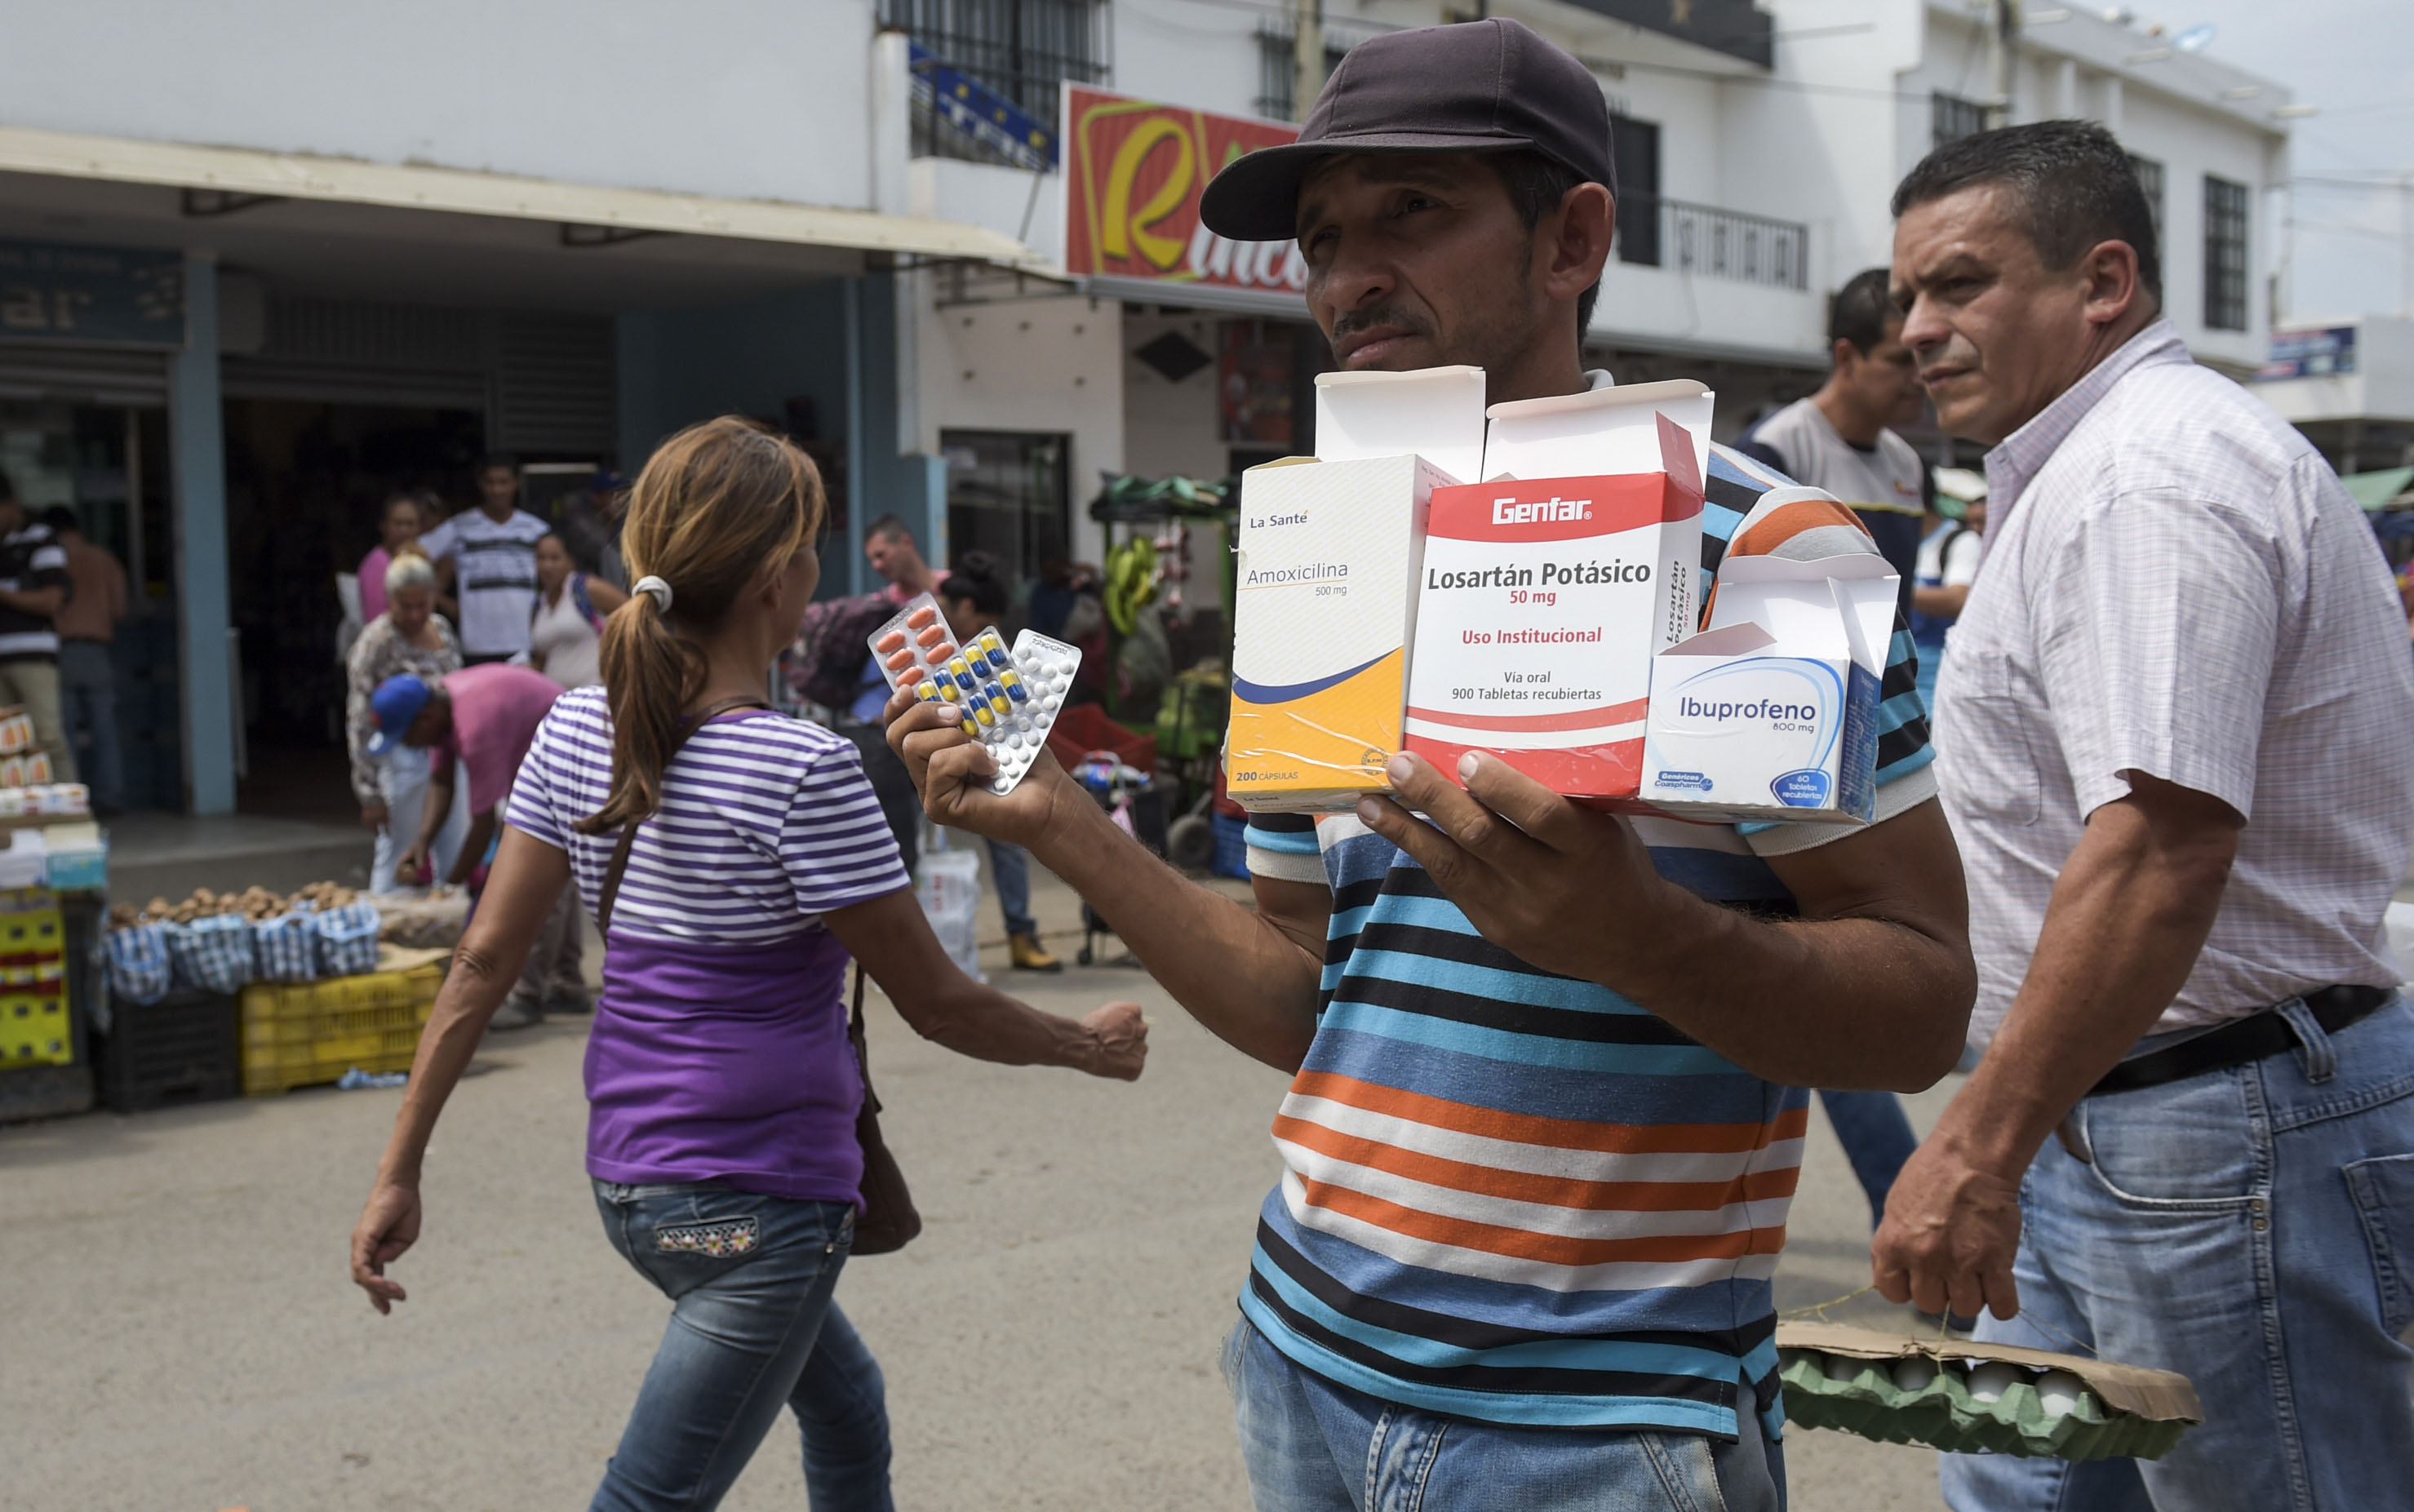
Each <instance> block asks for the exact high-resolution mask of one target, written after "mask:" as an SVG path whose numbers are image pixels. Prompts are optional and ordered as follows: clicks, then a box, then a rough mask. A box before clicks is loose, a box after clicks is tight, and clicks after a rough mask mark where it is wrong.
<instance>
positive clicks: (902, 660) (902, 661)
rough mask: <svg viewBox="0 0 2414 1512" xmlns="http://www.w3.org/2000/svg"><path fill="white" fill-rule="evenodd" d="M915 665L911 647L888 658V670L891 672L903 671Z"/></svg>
mask: <svg viewBox="0 0 2414 1512" xmlns="http://www.w3.org/2000/svg"><path fill="white" fill-rule="evenodd" d="M913 665H914V653H913V651H912V650H911V649H910V648H908V649H906V650H903V651H900V652H898V653H897V654H896V655H894V656H892V657H890V658H889V659H888V670H889V671H891V672H896V673H902V672H903V671H904V670H905V669H906V668H908V667H911V666H913Z"/></svg>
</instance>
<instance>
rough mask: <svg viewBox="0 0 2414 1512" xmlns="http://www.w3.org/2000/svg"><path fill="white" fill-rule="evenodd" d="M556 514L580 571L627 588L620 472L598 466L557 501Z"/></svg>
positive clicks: (557, 529) (556, 526)
mask: <svg viewBox="0 0 2414 1512" xmlns="http://www.w3.org/2000/svg"><path fill="white" fill-rule="evenodd" d="M553 518H554V526H553V528H554V533H555V534H556V535H558V536H559V537H560V538H561V543H562V545H563V546H564V547H566V548H567V549H568V550H569V552H570V559H571V560H572V561H574V562H575V563H576V564H577V565H578V570H579V571H582V572H585V573H588V574H589V575H590V576H592V577H597V578H600V579H602V580H603V582H605V583H608V584H610V585H611V586H614V587H615V588H618V589H619V590H621V591H622V592H624V593H625V592H627V591H628V587H629V569H628V564H627V563H625V562H623V561H622V560H621V559H620V475H619V474H618V473H617V472H615V471H613V470H612V469H611V468H609V467H598V468H596V469H595V471H594V474H593V475H592V476H590V477H589V479H588V480H587V486H586V487H585V488H583V489H581V490H579V491H578V492H577V493H575V494H565V495H563V496H562V497H560V498H559V499H556V500H555V501H554V505H553ZM604 613H606V614H609V613H611V611H609V610H606V611H604Z"/></svg>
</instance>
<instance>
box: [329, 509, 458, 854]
mask: <svg viewBox="0 0 2414 1512" xmlns="http://www.w3.org/2000/svg"><path fill="white" fill-rule="evenodd" d="M400 502H401V503H402V504H404V505H408V504H409V503H410V500H408V499H404V500H401V501H400ZM372 555H374V554H372ZM378 586H379V587H380V589H381V590H382V591H381V594H380V597H381V598H382V599H383V600H384V602H385V610H384V612H383V613H382V614H380V615H378V616H377V617H376V618H375V619H373V620H370V621H369V623H368V627H367V628H366V629H365V630H362V631H361V634H360V639H358V640H356V641H354V642H353V643H352V650H351V655H350V657H348V658H346V659H345V674H346V679H345V680H346V683H347V691H346V695H345V700H344V704H345V708H344V715H345V718H344V734H345V743H346V744H347V745H348V746H350V749H351V754H352V795H353V796H354V797H356V798H358V799H360V801H361V823H363V824H365V825H366V826H368V827H369V828H370V829H372V830H375V831H376V832H377V850H376V852H375V854H374V855H373V856H372V857H371V859H370V862H369V891H370V892H372V893H391V892H393V891H394V890H395V887H396V886H397V885H400V886H410V885H413V884H415V883H417V882H419V881H420V879H419V878H417V877H408V878H403V879H400V880H399V881H397V879H396V878H395V861H396V860H398V859H399V858H400V857H401V855H402V852H404V851H406V850H408V849H409V848H410V842H411V841H412V840H413V839H414V838H417V837H418V835H419V821H420V818H421V812H420V806H421V804H423V803H424V802H425V800H426V797H427V752H425V750H418V749H404V750H396V751H395V752H393V753H392V754H391V755H388V756H386V757H384V758H383V759H380V758H379V757H376V756H372V755H370V754H369V749H368V748H369V737H370V736H371V735H373V734H376V733H377V713H376V711H375V710H374V709H372V708H371V707H370V706H369V700H370V699H371V698H372V697H374V696H375V695H376V693H377V690H378V686H379V685H380V683H382V682H384V681H385V680H386V679H387V678H388V677H392V676H394V675H395V674H398V673H406V672H407V673H410V674H411V675H412V676H415V677H425V678H426V679H427V680H428V681H430V682H434V681H437V680H439V679H440V678H442V677H443V675H444V674H446V673H448V672H458V671H460V670H461V643H460V642H459V641H457V640H455V639H454V636H453V627H452V626H450V625H448V624H446V623H445V622H444V619H443V616H442V615H439V614H437V613H436V569H435V568H434V567H433V566H432V565H430V564H429V562H428V560H427V558H426V557H425V556H421V555H420V554H419V553H418V552H417V551H416V550H414V549H412V548H411V546H410V544H408V543H405V544H404V546H403V548H402V554H401V555H400V556H396V557H395V558H394V560H393V561H392V562H390V563H389V564H387V566H386V568H385V570H384V572H383V581H382V582H380V584H379V585H378ZM457 796H458V799H459V801H457V802H456V803H455V804H454V813H453V815H452V816H451V817H450V818H448V819H447V820H446V821H445V822H444V828H443V829H442V831H440V833H439V834H438V835H437V838H436V847H435V850H436V854H435V857H434V860H435V864H436V874H437V875H438V876H442V875H443V874H444V873H445V872H446V871H447V870H449V869H450V868H451V867H452V865H453V857H454V853H455V852H458V851H459V850H460V848H461V838H462V836H463V835H464V834H465V833H466V832H467V831H468V829H469V807H468V801H467V799H468V795H467V793H458V794H457Z"/></svg>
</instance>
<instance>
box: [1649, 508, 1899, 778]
mask: <svg viewBox="0 0 2414 1512" xmlns="http://www.w3.org/2000/svg"><path fill="white" fill-rule="evenodd" d="M1899 588H1900V580H1899V579H1898V578H1897V577H1896V575H1895V573H1894V570H1893V569H1892V568H1890V567H1888V566H1887V565H1886V563H1885V558H1883V557H1880V556H1858V555H1856V556H1829V557H1825V558H1823V559H1820V560H1817V561H1809V562H1795V561H1784V560H1781V559H1779V558H1776V557H1771V556H1742V557H1729V558H1728V559H1727V561H1726V564H1725V565H1724V566H1723V567H1721V569H1720V570H1719V597H1718V602H1717V603H1716V605H1715V606H1714V607H1713V608H1712V610H1711V616H1710V628H1709V629H1708V630H1705V631H1704V632H1703V633H1701V634H1699V635H1696V636H1694V637H1692V638H1691V639H1690V640H1687V641H1686V642H1684V643H1683V644H1682V645H1676V646H1672V647H1670V648H1669V649H1668V650H1665V651H1662V652H1661V654H1660V656H1659V658H1658V662H1659V664H1658V666H1657V667H1656V668H1655V669H1654V675H1653V678H1652V684H1651V711H1650V715H1649V719H1648V721H1647V722H1648V728H1647V732H1646V735H1645V742H1644V755H1643V765H1644V778H1645V780H1644V787H1643V796H1644V797H1645V799H1646V800H1647V801H1648V802H1649V803H1650V805H1651V806H1652V807H1653V808H1657V809H1660V810H1661V811H1663V812H1666V813H1671V814H1677V815H1681V816H1683V817H1685V818H1688V819H1716V820H1726V821H1729V822H1746V823H1749V822H1763V823H1765V822H1767V821H1771V820H1811V821H1822V822H1826V823H1868V822H1869V819H1870V813H1871V812H1872V811H1873V809H1874V807H1875V804H1876V801H1877V749H1878V732H1877V724H1878V688H1879V682H1880V680H1881V679H1882V678H1883V677H1884V676H1885V655H1886V648H1887V645H1888V644H1889V643H1890V642H1891V641H1892V639H1893V636H1894V619H1895V600H1896V594H1897V592H1898V590H1899Z"/></svg>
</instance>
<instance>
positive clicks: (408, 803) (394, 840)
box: [369, 746, 469, 893]
mask: <svg viewBox="0 0 2414 1512" xmlns="http://www.w3.org/2000/svg"><path fill="white" fill-rule="evenodd" d="M378 796H380V798H383V799H384V800H385V828H383V829H381V830H379V831H378V834H377V852H376V854H375V855H373V856H372V857H371V858H370V861H369V891H370V892H372V893H391V892H393V891H394V890H395V880H394V864H395V862H397V861H399V860H401V859H402V852H405V851H408V850H410V842H411V841H413V840H415V839H417V838H419V821H420V818H421V816H422V814H423V813H424V812H425V808H426V804H427V752H426V751H425V750H423V749H420V748H418V747H416V746H404V747H401V748H400V749H396V750H395V752H394V753H393V754H392V755H390V756H388V757H386V759H385V761H384V763H383V764H382V765H380V767H379V769H378ZM468 836H469V784H468V783H467V782H455V783H454V784H453V812H452V815H451V817H449V818H447V819H446V820H445V821H444V827H443V828H442V829H440V830H439V831H437V832H436V844H435V846H434V847H433V854H432V857H431V859H432V860H433V861H434V863H435V867H436V875H437V876H439V877H442V876H444V875H446V874H447V873H449V872H450V871H451V870H452V869H453V862H454V858H455V857H457V856H459V855H460V853H461V842H462V840H463V839H465V838H468Z"/></svg>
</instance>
